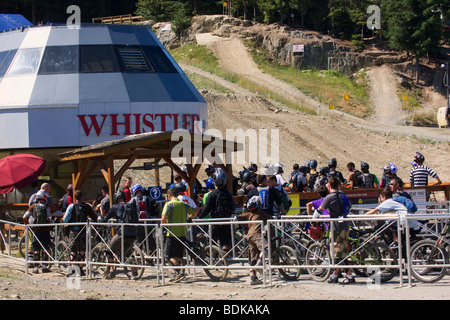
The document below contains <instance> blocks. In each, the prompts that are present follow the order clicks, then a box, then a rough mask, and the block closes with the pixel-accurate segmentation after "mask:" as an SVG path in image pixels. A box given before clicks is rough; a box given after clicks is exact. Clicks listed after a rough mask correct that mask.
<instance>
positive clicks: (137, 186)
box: [131, 184, 144, 196]
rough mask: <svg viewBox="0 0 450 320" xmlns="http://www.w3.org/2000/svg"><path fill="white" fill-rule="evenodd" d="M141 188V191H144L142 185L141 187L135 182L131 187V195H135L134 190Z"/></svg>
mask: <svg viewBox="0 0 450 320" xmlns="http://www.w3.org/2000/svg"><path fill="white" fill-rule="evenodd" d="M138 190H141V192H142V193H143V192H144V187H142V186H141V185H140V184H135V185H133V186H132V187H131V193H132V194H133V196H135V195H136V191H138Z"/></svg>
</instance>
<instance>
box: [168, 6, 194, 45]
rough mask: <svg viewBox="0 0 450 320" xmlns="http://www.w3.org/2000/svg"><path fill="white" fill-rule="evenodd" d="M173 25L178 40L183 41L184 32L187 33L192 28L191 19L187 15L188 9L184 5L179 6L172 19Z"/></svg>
mask: <svg viewBox="0 0 450 320" xmlns="http://www.w3.org/2000/svg"><path fill="white" fill-rule="evenodd" d="M172 24H173V26H174V30H173V31H174V32H175V34H176V35H177V37H178V40H181V35H182V34H183V32H184V31H186V30H187V29H188V28H189V27H190V26H191V21H190V17H189V16H188V15H187V14H186V9H185V8H184V5H181V6H179V7H178V8H177V9H176V11H175V14H174V16H173V19H172Z"/></svg>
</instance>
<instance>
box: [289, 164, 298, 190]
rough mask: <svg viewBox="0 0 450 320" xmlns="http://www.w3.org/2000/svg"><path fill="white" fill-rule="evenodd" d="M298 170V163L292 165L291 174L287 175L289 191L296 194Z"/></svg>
mask: <svg viewBox="0 0 450 320" xmlns="http://www.w3.org/2000/svg"><path fill="white" fill-rule="evenodd" d="M299 168H300V166H299V164H298V163H294V164H293V165H292V172H291V173H290V174H289V177H288V183H289V189H290V190H291V191H292V192H297V175H298V174H299V173H300V172H299V171H298V169H299Z"/></svg>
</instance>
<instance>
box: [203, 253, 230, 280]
mask: <svg viewBox="0 0 450 320" xmlns="http://www.w3.org/2000/svg"><path fill="white" fill-rule="evenodd" d="M203 250H204V253H205V257H204V258H203V259H204V260H205V261H206V263H208V265H210V266H211V268H205V269H204V270H205V273H206V275H207V276H208V277H209V278H210V279H211V280H213V281H223V280H225V278H226V277H227V275H228V269H227V268H222V267H223V266H228V262H227V260H226V259H225V258H224V257H223V254H222V250H220V248H219V247H217V246H215V245H212V246H211V247H210V246H206V247H205V248H204V249H203Z"/></svg>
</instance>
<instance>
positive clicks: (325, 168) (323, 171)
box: [319, 167, 330, 174]
mask: <svg viewBox="0 0 450 320" xmlns="http://www.w3.org/2000/svg"><path fill="white" fill-rule="evenodd" d="M328 172H330V168H328V167H321V168H320V169H319V173H323V174H327V173H328Z"/></svg>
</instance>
